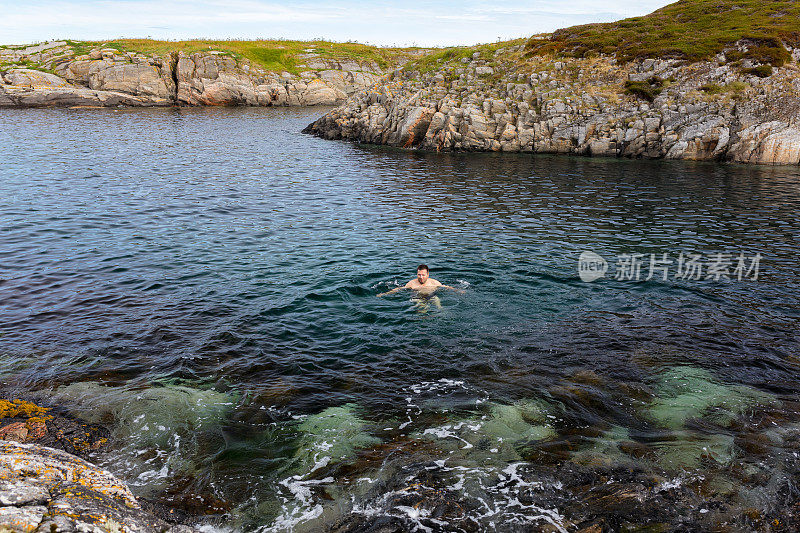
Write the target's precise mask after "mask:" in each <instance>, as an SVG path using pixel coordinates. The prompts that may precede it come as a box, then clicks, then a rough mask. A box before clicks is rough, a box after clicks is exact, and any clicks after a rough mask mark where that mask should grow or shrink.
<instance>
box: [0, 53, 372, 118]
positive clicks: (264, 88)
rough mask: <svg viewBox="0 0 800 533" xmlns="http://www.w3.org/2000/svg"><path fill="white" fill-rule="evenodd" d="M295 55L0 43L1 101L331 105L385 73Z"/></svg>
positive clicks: (357, 63) (362, 63)
mask: <svg viewBox="0 0 800 533" xmlns="http://www.w3.org/2000/svg"><path fill="white" fill-rule="evenodd" d="M300 60H302V61H304V63H302V64H300V65H298V69H297V70H298V71H299V73H298V74H292V73H289V72H280V73H276V72H270V71H268V70H266V69H264V68H262V67H261V66H259V65H257V64H254V63H252V62H250V61H247V60H246V59H242V58H236V57H233V55H232V54H229V53H226V52H223V51H219V50H209V51H204V52H192V53H184V52H182V51H175V52H169V53H167V54H164V55H157V54H150V55H145V54H141V53H136V52H122V51H120V50H117V49H114V48H96V49H93V50H91V51H89V53H88V54H83V55H76V54H75V51H74V49H73V47H71V46H70V45H69V44H68V43H67V42H66V41H56V42H50V43H45V44H41V45H36V46H29V47H21V48H3V49H0V66H2V68H3V70H0V107H2V106H6V107H8V106H21V107H41V106H56V105H59V106H76V105H91V106H116V105H125V106H171V105H253V106H275V105H277V106H281V105H288V106H293V105H333V104H336V103H341V102H343V101H344V100H345V99H346V98H347V97H348V96H349V95H352V94H353V93H355V92H357V91H359V90H363V89H365V88H367V87H369V86H371V85H373V84H374V83H376V82H377V81H378V80H379V79H380V77H381V76H383V74H384V72H383V70H382V69H381V67H380V66H379V65H378V64H377V63H375V62H374V61H369V60H358V59H346V60H335V59H330V58H326V57H323V56H320V55H319V54H315V53H314V52H313V51H311V50H309V51H308V52H307V53H304V54H302V56H301V58H300Z"/></svg>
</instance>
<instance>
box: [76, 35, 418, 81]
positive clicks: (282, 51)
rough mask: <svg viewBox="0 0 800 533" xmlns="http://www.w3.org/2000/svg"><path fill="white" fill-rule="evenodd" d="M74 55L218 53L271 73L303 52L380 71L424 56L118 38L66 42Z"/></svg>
mask: <svg viewBox="0 0 800 533" xmlns="http://www.w3.org/2000/svg"><path fill="white" fill-rule="evenodd" d="M68 43H69V45H70V46H71V47H72V48H73V49H74V50H75V53H76V54H84V53H87V52H88V51H89V50H91V49H93V48H116V49H117V50H120V51H123V52H141V53H144V54H159V55H163V54H167V53H169V52H173V51H183V52H186V53H191V52H202V51H209V50H218V51H221V52H225V53H228V54H230V55H231V56H233V57H236V58H245V59H248V60H249V61H251V62H253V63H255V64H257V65H260V66H262V67H264V68H265V69H266V70H270V71H273V72H282V71H288V72H292V73H297V70H298V69H297V68H296V66H297V65H299V64H302V63H304V62H305V60H304V59H303V58H301V57H300V55H301V54H304V53H306V52H307V51H309V52H313V53H316V54H318V55H320V56H322V57H323V58H331V59H337V60H345V59H356V60H366V61H374V62H375V63H377V64H378V65H379V66H380V67H381V68H384V69H385V68H390V67H391V66H393V65H395V64H396V63H397V62H398V61H399V60H403V59H407V58H410V57H416V56H417V55H419V54H421V53H424V52H425V50H424V49H419V48H379V47H376V46H369V45H365V44H359V43H335V42H329V41H279V40H267V39H265V40H257V41H239V40H225V41H214V40H190V41H155V40H152V39H119V40H116V41H106V42H93V41H68Z"/></svg>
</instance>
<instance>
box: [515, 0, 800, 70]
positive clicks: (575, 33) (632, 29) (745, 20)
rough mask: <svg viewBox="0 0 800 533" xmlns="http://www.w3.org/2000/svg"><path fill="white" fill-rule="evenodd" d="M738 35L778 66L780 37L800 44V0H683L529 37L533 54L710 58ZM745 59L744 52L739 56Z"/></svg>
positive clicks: (759, 57)
mask: <svg viewBox="0 0 800 533" xmlns="http://www.w3.org/2000/svg"><path fill="white" fill-rule="evenodd" d="M740 39H751V40H752V41H753V44H754V46H753V48H757V49H758V50H756V51H755V52H750V53H751V58H752V59H756V60H758V61H760V62H762V63H769V64H772V65H775V66H780V65H781V64H782V63H783V62H784V61H785V60H786V59H787V58H788V54H787V53H786V51H785V50H784V49H783V46H782V45H781V42H785V43H788V44H791V45H795V46H800V2H797V1H795V0H680V1H679V2H675V3H674V4H669V5H668V6H665V7H663V8H661V9H659V10H657V11H654V12H653V13H650V14H649V15H645V16H643V17H632V18H627V19H623V20H620V21H617V22H610V23H603V24H585V25H582V26H573V27H570V28H564V29H561V30H558V31H556V32H554V33H553V34H552V35H551V36H549V37H548V38H531V39H530V40H529V41H528V44H527V48H528V50H529V51H530V52H531V53H548V52H555V53H560V54H565V55H572V56H578V57H582V56H584V55H586V54H590V53H604V54H612V53H616V54H617V57H618V58H619V59H622V60H630V59H634V58H639V57H651V58H680V59H688V60H691V61H696V60H703V59H708V58H710V57H712V56H714V55H715V54H717V53H719V52H721V51H722V50H723V49H725V48H726V47H728V46H730V45H731V44H732V43H734V42H736V41H738V40H740ZM739 59H741V57H740V58H739Z"/></svg>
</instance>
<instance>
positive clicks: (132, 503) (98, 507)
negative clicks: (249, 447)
mask: <svg viewBox="0 0 800 533" xmlns="http://www.w3.org/2000/svg"><path fill="white" fill-rule="evenodd" d="M0 505H2V507H0V530H3V531H14V532H33V531H37V532H42V533H47V532H52V531H92V532H96V533H105V532H109V533H111V532H114V533H118V532H119V531H128V532H131V533H165V532H168V533H191V532H192V531H193V530H192V529H191V528H189V527H187V526H181V525H172V524H169V523H167V522H164V521H163V520H160V519H159V518H156V517H155V516H153V515H151V514H149V513H147V512H145V511H144V510H142V508H141V507H140V505H139V503H138V502H137V501H136V498H135V497H134V495H133V494H132V493H131V491H130V489H128V487H127V485H125V483H124V482H122V481H121V480H119V479H118V478H116V477H115V476H114V475H112V474H111V473H109V472H107V471H105V470H103V469H100V468H98V467H96V466H94V465H92V464H91V463H88V462H87V461H84V460H83V459H80V458H78V457H76V456H74V455H70V454H68V453H66V452H63V451H60V450H55V449H53V448H47V447H44V446H38V445H35V444H19V443H14V442H10V441H0Z"/></svg>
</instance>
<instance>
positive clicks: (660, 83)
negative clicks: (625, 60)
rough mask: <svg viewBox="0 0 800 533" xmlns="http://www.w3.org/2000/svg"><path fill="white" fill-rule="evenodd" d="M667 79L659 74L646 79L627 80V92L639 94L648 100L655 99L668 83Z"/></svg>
mask: <svg viewBox="0 0 800 533" xmlns="http://www.w3.org/2000/svg"><path fill="white" fill-rule="evenodd" d="M668 83H669V82H668V81H667V80H662V79H661V78H659V77H658V76H653V77H651V78H650V79H647V80H645V81H630V80H628V81H626V82H625V93H627V94H632V95H634V96H638V97H639V98H643V99H645V100H647V101H648V102H652V101H653V100H655V98H656V96H658V95H659V94H661V91H662V90H663V89H664V87H665V86H667V85H668Z"/></svg>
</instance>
